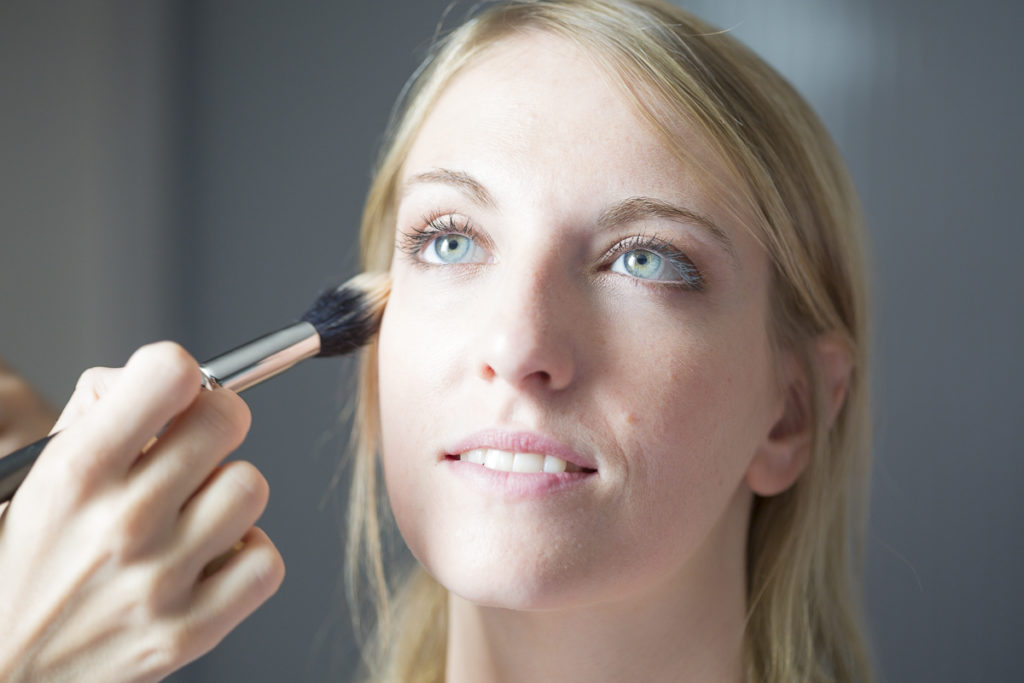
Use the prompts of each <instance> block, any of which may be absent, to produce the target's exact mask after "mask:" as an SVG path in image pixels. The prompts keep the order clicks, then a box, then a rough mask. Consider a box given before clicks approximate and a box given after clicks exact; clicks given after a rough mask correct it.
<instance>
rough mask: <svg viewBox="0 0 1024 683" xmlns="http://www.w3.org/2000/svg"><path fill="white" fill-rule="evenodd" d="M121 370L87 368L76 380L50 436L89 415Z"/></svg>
mask: <svg viewBox="0 0 1024 683" xmlns="http://www.w3.org/2000/svg"><path fill="white" fill-rule="evenodd" d="M121 371H122V368H89V369H88V370H86V371H85V372H83V373H82V374H81V376H80V377H79V378H78V383H77V384H76V385H75V391H74V392H73V393H72V394H71V398H69V399H68V402H67V404H66V405H65V406H64V410H62V411H61V413H60V417H58V418H57V423H56V424H55V425H53V429H52V430H51V434H52V433H53V432H58V431H60V430H62V429H65V428H66V427H68V426H69V425H71V424H74V423H75V422H77V421H78V420H80V419H82V418H83V417H84V416H85V415H87V414H88V413H89V410H91V409H92V407H93V406H94V405H96V402H97V401H99V400H100V397H102V396H103V395H104V394H105V393H107V392H108V391H109V390H110V387H111V386H113V385H114V382H116V381H117V377H118V375H119V374H120V373H121Z"/></svg>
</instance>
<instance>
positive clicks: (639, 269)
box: [612, 249, 664, 280]
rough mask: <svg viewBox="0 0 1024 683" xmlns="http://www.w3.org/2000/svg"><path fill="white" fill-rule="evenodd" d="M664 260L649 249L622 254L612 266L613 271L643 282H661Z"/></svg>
mask: <svg viewBox="0 0 1024 683" xmlns="http://www.w3.org/2000/svg"><path fill="white" fill-rule="evenodd" d="M662 270H664V260H663V259H662V258H661V257H660V256H658V255H657V254H655V253H654V252H653V251H650V250H648V249H633V250H632V251H627V252H626V253H625V254H622V255H621V256H619V257H618V258H617V259H615V262H614V263H613V264H612V271H613V272H616V273H624V274H626V275H632V276H633V277H638V278H640V279H642V280H660V279H662V278H661V274H662V272H661V271H662Z"/></svg>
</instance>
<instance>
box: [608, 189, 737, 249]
mask: <svg viewBox="0 0 1024 683" xmlns="http://www.w3.org/2000/svg"><path fill="white" fill-rule="evenodd" d="M645 218H667V219H668V220H672V221H677V222H680V223H690V224H694V225H697V226H699V227H701V228H703V229H704V230H705V231H707V233H708V234H710V235H711V237H713V238H714V240H715V241H716V242H718V243H719V245H721V246H722V247H723V248H724V249H725V250H726V251H727V252H728V253H729V255H730V256H732V257H733V258H735V257H736V250H735V248H734V247H733V244H732V240H730V239H729V236H728V235H727V234H725V231H724V230H722V229H721V228H720V227H718V226H717V225H715V222H714V221H712V220H711V219H710V218H708V217H707V216H705V215H703V214H699V213H697V212H696V211H691V210H689V209H684V208H682V207H679V206H675V205H673V204H669V203H668V202H665V201H662V200H660V199H654V198H653V197H630V198H628V199H625V200H623V201H621V202H619V203H618V204H615V205H613V206H611V207H609V208H607V209H605V210H604V211H602V212H601V215H600V217H599V218H598V219H597V227H598V228H600V229H602V230H607V229H608V228H612V227H614V226H616V225H621V224H623V223H635V222H637V221H641V220H643V219H645Z"/></svg>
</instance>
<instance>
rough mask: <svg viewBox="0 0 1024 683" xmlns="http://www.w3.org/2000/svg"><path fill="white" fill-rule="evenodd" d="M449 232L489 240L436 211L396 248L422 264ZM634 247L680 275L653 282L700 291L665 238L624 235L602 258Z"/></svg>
mask: <svg viewBox="0 0 1024 683" xmlns="http://www.w3.org/2000/svg"><path fill="white" fill-rule="evenodd" d="M451 233H457V234H459V235H465V236H466V237H468V238H470V239H471V240H474V241H476V242H477V243H479V244H481V245H483V246H484V247H489V246H490V240H488V239H487V238H486V237H485V236H484V235H483V234H481V233H480V232H479V231H478V230H477V229H476V228H475V227H473V224H472V223H470V221H469V220H466V219H462V220H458V219H456V217H455V214H453V213H439V214H435V215H428V216H424V218H423V227H422V228H413V229H412V230H411V231H410V232H407V233H402V235H401V236H400V238H399V242H398V248H399V249H400V250H401V251H402V252H403V253H404V254H406V255H407V256H409V258H410V259H411V260H412V261H413V263H416V264H420V265H424V264H423V261H422V260H421V259H420V254H421V253H422V252H423V250H424V249H425V248H426V247H427V245H429V244H430V243H431V242H433V241H434V240H435V239H437V238H438V237H440V236H441V235H449V234H451ZM636 249H644V250H647V251H651V252H654V253H655V254H657V255H659V256H661V257H662V258H664V259H665V260H667V261H668V263H669V266H670V267H671V268H673V269H674V270H675V271H676V273H677V274H678V275H679V277H680V278H681V279H680V280H677V281H673V280H661V281H657V284H659V285H667V286H670V287H678V288H680V289H687V290H693V291H696V292H702V291H704V276H703V275H702V274H701V272H700V269H699V268H697V266H696V265H695V264H694V263H693V261H692V260H691V259H690V257H689V256H687V255H686V253H685V252H682V251H680V250H679V249H677V248H676V247H675V246H674V245H673V244H672V243H671V242H669V241H668V240H665V239H662V238H660V237H657V236H655V235H645V234H640V235H633V236H632V237H628V238H626V239H624V240H622V241H621V242H619V243H618V244H616V245H615V246H613V247H612V248H611V249H609V250H608V251H607V252H605V254H604V256H603V257H602V261H603V262H605V263H612V262H614V261H615V259H617V258H618V257H619V256H621V255H623V254H626V253H629V252H630V251H633V250H636ZM632 279H633V280H636V281H637V284H638V285H640V286H645V284H646V283H644V281H643V280H641V279H640V278H632Z"/></svg>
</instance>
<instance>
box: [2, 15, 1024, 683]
mask: <svg viewBox="0 0 1024 683" xmlns="http://www.w3.org/2000/svg"><path fill="white" fill-rule="evenodd" d="M446 4H447V0H431V1H429V2H414V1H412V0H409V1H407V2H396V3H391V2H369V1H363V2H344V3H342V2H327V1H322V2H289V3H285V2H268V1H259V2H240V1H236V2H227V1H223V2H187V1H185V2H169V1H156V0H148V1H143V2H128V1H122V2H117V1H102V0H92V1H89V2H75V3H50V2H41V3H40V2H31V1H29V0H13V1H12V0H0V98H2V99H0V230H2V240H0V356H4V357H6V358H7V359H8V360H9V361H11V362H12V363H13V364H14V365H15V366H16V367H18V368H20V369H21V370H22V371H23V372H24V373H25V374H26V375H28V376H29V377H30V378H31V379H32V380H33V381H34V382H36V383H37V384H38V385H39V386H40V387H42V389H43V391H44V393H45V394H46V395H47V396H49V397H50V398H51V399H52V400H53V401H54V402H55V403H57V404H60V403H63V401H64V399H65V398H66V397H67V395H68V394H69V393H70V391H71V389H72V387H73V385H74V381H75V379H76V378H77V376H78V374H79V372H80V371H81V370H82V369H84V368H85V367H88V366H90V365H100V364H105V365H120V364H122V363H123V361H124V359H125V358H126V357H127V356H128V355H129V353H130V352H131V350H132V349H134V348H135V347H136V346H138V345H140V344H142V343H145V342H148V341H152V340H155V339H159V338H173V339H176V340H178V341H181V342H182V343H184V344H185V345H186V346H187V347H188V348H189V349H190V350H192V352H193V353H194V354H195V355H197V356H199V357H205V356H209V355H212V354H214V353H216V352H219V351H222V350H224V349H225V348H227V347H230V346H232V345H234V344H236V343H238V342H240V341H243V340H245V339H247V338H249V337H250V336H253V335H255V334H257V333H261V332H263V331H265V330H266V329H269V328H271V327H273V326H276V325H278V324H280V323H282V322H284V321H286V320H287V319H289V318H290V317H292V316H293V315H296V314H298V313H300V312H301V311H302V310H304V309H305V307H306V306H307V304H308V303H309V302H310V301H311V300H312V297H313V295H314V294H315V293H316V292H317V291H318V290H319V289H320V288H321V287H322V286H325V285H327V284H330V283H332V282H334V281H336V280H337V279H339V278H341V277H343V276H346V275H348V274H351V273H353V272H354V270H355V263H356V256H355V253H354V249H353V246H354V240H355V236H354V226H355V225H356V223H357V220H358V216H359V212H360V207H361V203H362V197H363V194H364V193H365V190H366V188H367V185H368V181H369V169H370V166H371V162H372V159H373V156H374V152H375V150H376V148H377V145H378V143H379V140H380V135H381V133H382V131H383V128H384V123H385V120H386V118H387V115H388V112H389V109H390V106H391V103H392V101H393V99H394V97H395V96H396V94H397V93H398V91H399V88H400V87H401V84H402V83H403V81H404V79H405V78H406V76H407V75H408V74H409V73H411V71H412V69H413V68H414V66H415V64H416V63H417V61H418V58H419V57H420V56H421V55H422V54H423V48H424V47H425V46H426V44H427V43H428V42H429V39H430V37H431V36H432V34H433V30H434V25H435V23H436V22H437V20H438V18H439V17H440V16H441V13H442V10H443V8H444V7H445V6H446ZM464 6H465V3H464V4H463V7H464ZM687 6H688V7H689V8H690V9H693V10H694V11H696V12H697V13H698V14H700V15H702V16H704V17H705V18H707V19H709V20H711V21H713V22H715V23H718V24H720V25H722V26H725V27H729V28H731V29H733V30H734V31H735V33H736V35H738V36H739V37H740V38H741V39H743V40H745V41H746V42H748V43H749V44H750V45H751V46H752V47H754V48H755V50H757V51H758V52H760V53H761V54H762V55H763V56H765V57H766V58H767V59H768V60H769V61H770V62H772V63H773V64H774V65H776V66H777V67H778V68H779V69H780V70H782V71H783V73H785V74H786V75H787V76H789V77H790V78H791V79H792V80H793V81H794V83H795V84H796V85H797V86H798V88H800V90H801V91H802V92H804V93H805V95H806V96H807V97H808V98H809V99H810V100H811V102H812V104H813V105H814V106H815V107H816V108H817V109H818V110H819V111H820V112H821V113H822V115H823V117H824V118H825V120H826V122H827V124H828V126H829V128H830V130H831V131H832V132H833V134H834V136H835V137H836V139H837V141H838V143H839V145H840V147H841V148H842V150H843V151H844V153H845V155H846V157H847V159H848V162H849V164H850V166H851V168H852V171H853V174H854V176H855V179H856V181H857V183H858V185H859V188H860V191H861V193H862V196H863V200H864V204H865V208H866V213H867V216H868V219H869V222H870V229H871V239H872V243H873V245H872V254H873V266H872V270H871V274H872V279H873V286H874V290H875V294H876V311H877V333H876V335H875V367H874V382H875V415H876V420H877V435H876V448H875V452H876V470H875V478H874V488H873V500H872V524H871V535H870V539H869V552H870V556H869V563H868V607H869V612H870V619H871V625H872V629H873V639H874V642H875V647H876V650H877V655H878V659H879V662H880V665H881V670H882V672H883V677H884V679H886V680H889V681H1009V680H1020V678H1021V675H1020V674H1019V673H1018V671H1017V666H1016V663H1017V659H1018V657H1017V656H1018V655H1019V648H1020V646H1021V643H1022V634H1024V616H1022V614H1024V600H1022V589H1021V587H1020V578H1021V576H1022V575H1024V572H1022V570H1024V553H1022V547H1024V546H1022V544H1021V541H1020V538H1021V535H1022V534H1021V532H1022V527H1024V523H1022V515H1021V513H1022V505H1021V502H1020V500H1021V499H1020V495H1019V488H1020V483H1021V474H1022V467H1021V456H1022V455H1024V453H1022V447H1021V445H1020V437H1021V428H1020V420H1019V418H1020V415H1021V407H1022V401H1021V399H1020V397H1019V396H1020V394H1019V388H1020V387H1021V386H1022V385H1024V368H1022V362H1021V356H1020V350H1021V346H1022V341H1024V334H1022V315H1021V303H1020V299H1021V296H1022V294H1024V276H1022V275H1021V268H1020V267H1019V259H1020V257H1021V254H1022V253H1024V231H1022V230H1021V227H1022V225H1021V223H1022V221H1021V217H1020V216H1021V214H1020V210H1019V207H1018V204H1017V201H1018V200H1017V196H1016V194H1014V193H1015V191H1019V186H1020V184H1021V179H1022V175H1024V174H1022V172H1021V169H1020V163H1021V158H1022V155H1024V140H1022V132H1021V118H1020V111H1021V105H1022V104H1024V102H1022V88H1021V78H1022V76H1021V74H1022V73H1024V59H1022V56H1024V49H1022V48H1021V47H1020V42H1019V36H1018V35H1017V34H1018V33H1019V28H1020V26H1021V25H1022V20H1024V9H1022V7H1024V6H1021V5H1018V4H1016V3H1011V2H1004V1H1001V0H980V1H973V2H968V1H967V0H955V1H934V0H933V1H928V0H894V1H886V0H748V1H746V2H743V1H740V0H728V1H718V2H714V1H712V0H695V1H694V2H692V3H689V4H688V5H687ZM456 12H457V13H458V12H461V9H460V10H456ZM349 369H350V368H349V366H347V365H346V364H345V363H342V362H331V361H319V362H311V363H308V364H306V365H305V366H302V367H300V368H297V369H296V370H295V371H293V372H291V373H289V374H287V375H285V376H282V377H281V378H278V379H276V380H275V381H274V382H273V383H271V384H270V385H264V386H262V387H258V388H256V389H254V390H252V391H251V392H250V393H248V394H247V399H248V400H249V402H250V404H251V405H252V408H253V412H254V417H255V421H254V425H253V429H252V432H251V436H250V438H249V440H248V442H247V444H246V445H245V446H243V448H242V449H241V452H240V455H241V456H242V457H245V458H246V459H249V460H252V461H253V462H255V463H256V464H257V465H258V466H259V467H260V468H261V469H262V470H263V471H264V473H265V474H266V476H267V478H268V479H269V481H270V483H271V488H272V494H271V501H270V505H269V508H268V510H267V512H266V514H265V515H264V517H263V520H262V522H261V524H262V526H264V528H265V529H266V530H267V531H268V532H269V534H270V535H271V537H272V538H274V539H275V541H276V543H277V544H278V546H279V548H280V549H281V551H282V553H283V554H284V557H285V561H286V563H287V566H288V576H287V578H286V580H285V583H284V585H283V587H282V589H281V591H280V592H279V593H278V594H277V596H275V597H274V598H273V599H271V601H270V602H269V603H268V604H267V605H266V606H265V607H264V608H262V609H261V610H260V611H259V612H257V613H256V615H255V616H254V617H253V618H252V619H250V620H249V621H248V622H246V623H245V624H244V625H243V626H242V627H240V628H239V629H238V630H237V631H236V632H234V633H233V634H232V635H231V636H229V637H228V638H227V639H226V640H225V642H224V643H223V644H222V645H221V646H220V647H219V648H218V649H217V650H215V651H214V652H213V653H212V654H211V655H209V656H206V657H204V658H202V659H200V660H199V661H198V662H196V663H194V664H193V665H191V666H189V667H187V668H186V669H184V670H183V671H182V672H180V673H179V674H177V675H176V676H174V677H173V679H174V680H176V681H214V680H216V681H285V680H309V681H321V680H337V679H344V678H345V676H346V675H347V672H348V671H349V669H350V668H351V661H352V660H351V657H352V656H353V652H354V651H353V646H352V645H351V642H350V636H349V631H348V613H347V609H346V607H345V605H344V603H343V600H342V599H341V597H340V592H339V586H340V578H339V577H340V569H339V568H340V561H341V544H342V524H341V521H340V514H339V512H338V510H339V509H340V507H341V505H342V504H343V499H344V493H343V489H344V485H342V486H340V487H338V488H337V489H334V488H332V485H331V480H332V477H333V475H334V474H335V472H336V470H337V467H338V462H339V459H340V453H341V451H342V449H343V447H344V443H345V438H346V436H347V429H346V427H345V425H344V422H343V420H342V419H341V418H339V415H340V414H341V412H342V407H343V406H344V404H345V400H346V399H345V396H346V395H347V392H346V387H347V384H346V380H345V377H347V373H348V371H349ZM0 578H2V577H0Z"/></svg>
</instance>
